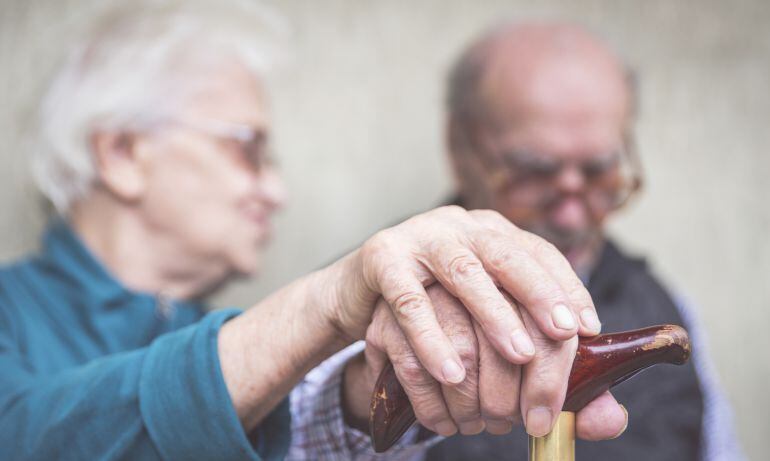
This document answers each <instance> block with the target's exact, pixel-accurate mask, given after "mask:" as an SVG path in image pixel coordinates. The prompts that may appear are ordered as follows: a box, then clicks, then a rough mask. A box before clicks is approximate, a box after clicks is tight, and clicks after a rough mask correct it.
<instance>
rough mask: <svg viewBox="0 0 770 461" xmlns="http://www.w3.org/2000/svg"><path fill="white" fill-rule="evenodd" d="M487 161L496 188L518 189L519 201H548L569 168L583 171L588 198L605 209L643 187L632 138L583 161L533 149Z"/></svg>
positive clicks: (488, 158)
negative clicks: (568, 159) (557, 156)
mask: <svg viewBox="0 0 770 461" xmlns="http://www.w3.org/2000/svg"><path fill="white" fill-rule="evenodd" d="M484 160H485V161H483V162H482V163H484V164H485V165H486V169H487V170H488V171H489V172H490V173H491V174H492V183H493V187H495V188H496V189H497V190H499V191H507V192H511V193H512V194H514V192H515V196H516V198H517V199H518V200H517V201H520V202H526V203H547V202H548V201H549V200H550V199H551V198H552V197H551V196H552V195H554V193H555V191H556V189H555V188H554V187H552V186H553V185H554V181H555V180H556V179H557V178H558V177H559V176H560V175H561V174H562V172H563V171H564V170H565V168H568V167H574V168H576V169H577V170H578V171H579V172H580V174H581V175H582V177H583V180H584V181H585V185H586V191H587V195H588V198H589V201H590V202H591V203H592V204H593V205H594V206H597V207H601V208H602V209H610V210H611V209H617V208H620V207H621V206H623V205H624V204H625V203H626V202H627V201H628V200H629V199H630V198H631V196H632V195H634V193H635V192H636V191H638V190H639V189H640V188H641V186H642V173H641V166H640V163H639V160H638V157H637V155H636V150H635V148H634V144H633V143H632V142H631V140H628V142H626V143H624V145H623V146H622V147H621V148H619V149H617V150H615V151H612V152H609V153H607V154H603V155H597V156H594V157H592V158H590V159H588V160H584V161H567V160H563V159H555V158H550V157H547V156H545V155H542V154H538V153H534V152H531V151H508V152H504V153H502V154H499V155H497V156H489V155H488V156H485V157H484ZM526 203H522V204H526Z"/></svg>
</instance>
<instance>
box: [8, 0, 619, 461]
mask: <svg viewBox="0 0 770 461" xmlns="http://www.w3.org/2000/svg"><path fill="white" fill-rule="evenodd" d="M193 3H194V2H185V7H175V6H172V5H169V4H168V3H162V2H156V4H155V6H154V7H147V8H146V9H142V8H140V7H139V6H138V5H137V3H136V2H131V4H130V10H125V11H121V12H118V13H117V14H115V15H113V16H111V17H110V18H111V19H108V20H106V21H105V22H102V23H100V24H99V27H97V28H95V29H94V31H93V33H92V34H90V35H89V36H88V37H87V38H86V39H85V41H84V42H83V44H82V46H80V47H78V48H76V49H75V50H74V52H73V53H72V55H71V56H70V57H69V59H68V60H67V62H66V63H65V65H64V67H63V69H62V70H61V71H60V72H59V73H58V74H57V76H56V78H55V79H54V83H53V85H52V87H51V89H50V91H49V92H48V94H47V96H46V99H45V101H44V104H43V106H42V123H41V131H40V134H41V139H42V143H41V146H40V149H39V151H38V152H37V153H36V157H35V171H36V177H37V180H38V184H39V186H40V188H41V190H42V191H43V193H44V194H45V195H46V196H47V197H48V198H49V199H50V200H51V201H52V203H53V204H54V205H55V207H56V209H57V210H58V212H59V214H60V215H61V216H60V217H59V218H55V219H53V221H52V223H51V225H50V226H49V229H48V230H47V232H46V236H45V238H44V243H43V248H42V250H41V252H40V253H39V254H36V255H33V256H30V257H29V258H25V259H24V260H22V261H19V262H16V263H14V264H11V265H9V266H7V267H4V268H2V270H0V369H2V373H1V374H0V458H3V459H45V460H49V459H78V460H81V459H174V460H177V459H179V460H182V459H183V460H194V459H220V460H225V459H263V458H264V459H279V458H283V457H284V456H286V454H287V453H288V452H289V444H290V438H291V439H292V441H293V442H292V443H293V445H292V447H291V456H292V457H295V458H304V459H322V458H333V459H353V458H362V457H365V456H368V453H369V451H368V448H367V447H363V448H362V445H361V443H360V442H361V437H362V436H363V435H362V434H361V433H360V432H358V431H357V430H356V429H357V428H360V427H361V421H363V420H365V419H366V414H367V412H368V402H367V400H368V398H367V397H368V395H369V392H371V385H372V377H373V376H376V375H377V373H378V372H379V371H380V369H381V366H382V363H383V361H384V360H385V358H389V359H391V360H392V361H393V363H394V364H395V366H396V368H397V370H398V371H399V373H400V376H401V377H402V378H403V381H404V384H405V386H407V387H409V388H416V387H420V383H424V382H425V380H426V376H427V377H430V380H432V381H431V382H432V383H434V384H435V386H434V387H425V386H424V385H423V386H422V388H421V389H422V390H423V392H422V393H421V394H420V395H421V396H422V398H423V400H422V401H415V407H416V408H415V409H416V411H417V413H418V416H419V418H420V421H421V423H422V424H423V425H424V426H426V427H428V428H430V429H432V430H434V431H435V432H438V433H439V434H443V435H451V434H452V433H454V432H456V431H458V430H459V431H460V432H463V433H477V432H479V431H480V430H482V429H483V428H484V426H483V424H485V423H484V421H481V424H482V425H481V426H480V425H479V422H478V421H472V423H473V424H472V425H471V426H467V425H466V426H465V427H464V426H463V424H462V421H463V419H462V418H460V417H457V415H458V414H459V413H458V412H457V409H458V408H459V406H460V405H462V404H467V402H465V401H463V398H462V396H464V395H468V394H469V393H470V392H475V393H476V394H475V395H479V396H480V397H479V398H480V399H482V401H483V402H486V405H487V406H489V405H490V404H496V403H498V402H499V403H500V405H501V408H504V409H505V411H504V412H503V413H502V414H498V415H495V416H497V417H498V419H499V420H498V421H494V420H492V419H491V418H490V428H491V429H490V430H492V431H495V432H501V431H507V430H510V422H511V421H513V420H515V419H517V418H519V417H520V416H519V413H522V414H523V415H524V416H523V418H524V419H525V421H526V425H527V428H528V430H529V431H530V432H533V433H544V432H546V431H548V429H549V428H550V426H551V424H552V417H551V416H549V415H552V414H553V413H554V412H555V411H558V409H559V407H560V406H561V402H562V401H563V393H564V389H565V386H566V377H567V373H568V372H569V368H570V364H571V358H572V355H573V354H574V351H575V341H576V334H578V333H580V334H584V335H591V334H596V333H597V332H598V331H599V327H600V325H599V323H598V320H597V318H596V314H595V310H594V307H593V303H592V301H591V299H590V297H589V296H588V293H587V292H586V291H585V290H584V289H583V288H582V285H581V284H580V282H579V279H578V278H577V277H576V276H575V274H574V272H572V271H571V269H570V268H569V265H568V264H567V262H566V261H565V260H564V259H563V258H562V257H561V255H559V254H558V252H557V251H556V250H555V249H553V248H552V247H550V246H549V245H547V244H545V242H544V241H542V240H541V239H539V238H537V237H535V236H534V235H532V234H529V233H527V232H525V231H522V230H519V229H518V228H516V227H515V226H513V225H512V224H510V223H509V222H508V221H506V220H505V219H504V218H502V217H501V216H500V215H498V214H497V213H494V212H490V211H486V212H471V213H469V212H466V211H465V210H463V209H461V208H459V207H447V208H443V209H439V210H435V211H432V212H429V213H426V214H423V215H420V216H417V217H415V218H412V219H410V220H408V221H406V222H404V223H402V224H400V225H398V226H395V227H393V228H391V229H388V230H386V231H383V232H380V233H378V234H377V235H375V236H374V237H372V238H371V239H369V240H368V241H367V242H366V243H365V244H364V245H363V246H362V247H361V248H359V249H357V250H355V251H353V252H352V253H350V254H348V255H347V256H345V257H344V258H342V259H341V260H339V261H337V262H336V263H334V264H332V265H331V266H329V267H326V268H324V269H321V270H319V271H316V272H314V273H312V274H309V275H307V276H305V277H302V278H300V279H298V280H297V281H295V282H293V283H292V284H290V285H288V286H286V287H284V288H283V289H281V290H279V291H277V292H276V293H274V294H272V295H271V296H269V297H267V298H266V299H264V300H262V301H260V302H259V303H257V304H256V305H255V306H254V307H253V308H252V309H250V310H249V311H248V312H246V313H243V314H241V313H240V312H239V311H237V310H220V311H215V312H212V313H208V314H206V313H205V312H204V310H203V306H202V304H201V303H202V299H203V297H204V296H205V295H206V294H208V293H211V292H212V291H213V290H215V289H216V288H217V287H219V286H221V285H222V284H223V283H225V282H226V281H227V280H229V279H230V278H232V277H233V276H234V275H238V274H250V273H253V272H254V271H255V270H256V269H257V268H258V267H259V254H260V249H261V248H262V247H263V246H264V244H265V242H266V241H267V239H268V236H269V228H270V227H269V221H270V217H271V215H272V213H273V212H274V211H275V210H277V209H278V208H279V207H280V206H281V205H282V203H283V200H284V199H283V191H282V186H281V182H280V179H279V177H278V175H277V172H276V170H275V169H274V168H273V167H272V166H271V163H270V162H269V158H268V157H267V153H266V147H267V146H266V143H267V137H268V132H269V121H268V117H267V112H266V94H265V92H264V88H263V83H264V79H263V74H264V72H265V71H266V70H267V67H268V66H267V58H268V57H269V49H268V47H267V46H266V45H267V43H269V42H268V41H267V40H266V39H265V37H263V36H258V35H259V32H260V31H264V30H267V29H270V27H268V26H269V25H270V24H272V23H274V20H275V18H274V17H273V16H272V15H271V14H270V13H269V12H267V11H265V10H263V9H261V8H260V7H257V6H254V5H250V4H249V3H246V2H243V3H240V4H233V5H225V4H224V3H217V4H213V3H210V4H209V6H210V7H206V6H203V7H200V6H199V7H193V6H192V4H193ZM255 34H256V36H255ZM429 285H433V286H432V287H428V286H429ZM498 286H500V287H501V288H502V289H504V290H505V291H507V292H508V293H510V294H511V295H513V296H515V298H516V299H517V301H518V302H519V306H517V305H514V304H512V303H511V302H509V301H508V299H510V298H506V296H505V294H504V293H502V292H501V291H500V289H498ZM426 287H428V288H426ZM442 290H447V291H448V292H451V293H453V294H454V295H455V296H456V298H454V297H450V296H448V295H447V294H446V293H445V292H444V291H442ZM466 309H467V310H466ZM463 315H464V316H465V317H462V316H463ZM520 316H523V317H524V318H525V319H527V318H529V319H530V320H532V321H531V322H530V321H528V325H527V327H526V328H525V326H524V324H523V323H522V319H521V317H520ZM449 317H451V318H456V319H459V320H458V321H462V319H464V321H466V322H467V323H470V322H473V324H474V325H476V326H477V327H478V328H476V329H473V328H466V329H465V330H464V332H459V333H458V332H456V331H455V332H452V328H451V326H452V324H455V323H456V322H447V320H446V319H447V318H449ZM442 327H443V329H442ZM364 335H366V337H367V339H369V340H370V345H369V348H368V350H367V353H366V355H364V354H363V353H361V352H359V351H360V349H361V347H360V346H358V349H357V350H356V349H354V350H346V351H345V353H343V355H338V356H336V357H335V358H334V359H333V362H332V363H329V362H327V363H325V365H324V366H322V367H320V368H318V369H316V370H315V371H314V372H313V374H312V375H311V376H310V377H309V378H308V379H305V380H303V381H302V384H301V385H300V386H299V387H298V388H297V390H296V391H295V392H296V394H295V397H296V398H295V399H294V402H293V407H292V409H291V410H292V412H293V415H292V418H291V419H293V423H291V424H292V425H293V427H294V428H295V431H296V432H295V433H294V434H293V435H294V437H290V430H289V426H290V415H289V411H290V408H289V403H288V399H287V398H286V397H287V395H288V394H289V392H290V391H291V390H292V388H293V387H294V386H295V385H296V384H297V383H299V382H300V380H301V379H302V377H303V375H305V374H306V373H307V372H308V371H309V370H311V369H312V368H313V367H315V366H316V365H318V364H319V363H321V362H322V361H323V360H324V359H326V358H327V357H329V356H331V355H332V354H334V353H335V352H337V351H339V350H341V349H342V348H344V347H345V346H347V345H349V344H351V343H352V342H353V341H355V340H357V339H361V338H363V337H364ZM533 339H535V340H536V342H537V344H538V348H537V349H536V348H535V347H534V345H533ZM462 341H464V342H465V343H470V342H473V343H474V344H480V345H482V346H484V347H483V351H482V352H483V353H482V352H479V357H478V360H468V357H467V355H466V354H464V353H462V352H463V351H461V350H460V349H458V347H457V345H458V344H460V343H461V342H462ZM480 364H481V365H485V364H486V365H485V367H486V368H485V369H489V370H492V371H494V370H497V371H498V372H496V373H495V374H494V376H491V377H489V376H485V375H483V374H480V373H479V367H480ZM522 364H527V365H525V366H526V367H528V368H527V369H528V370H531V371H530V372H528V375H529V376H531V378H527V379H524V380H523V381H522V382H521V389H522V392H521V397H519V393H518V389H519V387H518V386H519V380H518V379H515V378H516V377H517V376H519V374H520V370H519V368H518V367H519V365H522ZM540 376H548V377H550V379H549V380H548V382H547V383H546V384H547V385H540V383H539V382H538V379H539V377H540ZM470 377H474V379H469V378H470ZM310 378H312V379H310ZM416 380H419V381H420V382H419V383H416V382H415V381H416ZM511 383H515V384H516V386H515V387H514V386H508V385H509V384H511ZM439 385H440V386H441V387H440V388H439V387H437V386H439ZM503 385H505V386H506V389H505V390H506V392H505V393H504V394H505V396H504V397H503V398H499V397H496V396H497V395H500V394H503V392H502V388H501V386H503ZM482 387H484V389H482V390H481V391H479V390H478V389H480V388H482ZM442 389H443V393H442ZM454 394H462V395H461V396H459V397H458V396H456V395H454ZM362 395H363V396H364V398H363V399H361V398H360V397H361V396H362ZM519 409H521V410H519ZM461 416H462V415H461ZM578 417H579V419H580V421H582V424H581V423H580V422H579V424H578V429H579V431H580V432H581V434H580V435H582V436H584V437H586V438H591V439H601V438H608V437H611V436H613V435H615V434H617V433H619V432H621V431H622V430H623V427H624V425H625V415H624V413H623V410H622V409H621V408H620V407H619V406H618V404H617V402H615V401H614V399H613V398H612V397H611V396H610V395H609V394H605V395H603V396H601V397H600V398H598V399H596V400H595V401H594V402H592V403H591V404H590V405H589V406H588V407H586V409H585V410H584V411H583V412H581V413H580V414H579V416H578ZM495 423H496V424H497V425H495ZM458 426H459V427H458ZM414 441H415V439H414V437H413V438H412V439H409V440H407V441H406V442H405V444H402V445H401V446H399V447H397V448H396V451H394V452H393V453H391V454H390V457H391V458H397V457H403V456H408V455H410V454H413V452H414V451H415V450H419V449H420V448H421V447H422V446H421V445H414V444H412V445H410V442H414ZM399 450H400V451H399ZM410 450H412V451H410Z"/></svg>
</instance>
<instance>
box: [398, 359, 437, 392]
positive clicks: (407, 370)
mask: <svg viewBox="0 0 770 461" xmlns="http://www.w3.org/2000/svg"><path fill="white" fill-rule="evenodd" d="M393 366H394V367H395V368H396V370H397V371H398V375H399V376H400V377H401V379H403V382H404V387H408V388H410V389H411V390H412V392H414V393H420V392H421V391H423V392H424V390H425V389H428V388H429V387H431V386H432V384H433V383H434V380H433V378H432V377H431V376H430V374H429V373H428V372H427V371H426V370H425V368H424V367H423V366H422V364H421V363H420V361H419V360H418V359H417V357H415V356H407V357H401V358H400V359H398V360H396V361H394V362H393Z"/></svg>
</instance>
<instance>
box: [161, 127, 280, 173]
mask: <svg viewBox="0 0 770 461" xmlns="http://www.w3.org/2000/svg"><path fill="white" fill-rule="evenodd" d="M165 124H171V125H174V126H179V127H182V128H186V129H190V130H193V131H197V132H200V133H202V134H205V135H207V136H211V137H213V138H215V139H217V140H218V141H219V142H222V143H223V144H225V145H227V146H228V147H229V150H230V151H232V152H234V153H235V154H236V155H237V157H238V158H237V160H238V161H239V163H241V164H243V165H244V166H245V167H248V168H250V169H252V170H254V171H255V172H261V171H263V170H264V169H265V168H266V167H269V166H271V165H274V164H275V162H274V161H273V158H272V156H271V155H270V150H269V144H268V136H267V132H266V131H265V129H264V128H259V127H254V126H252V125H247V124H244V123H235V122H226V121H223V120H219V119H210V118H206V119H185V118H181V119H170V120H166V121H165Z"/></svg>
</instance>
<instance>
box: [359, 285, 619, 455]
mask: <svg viewBox="0 0 770 461" xmlns="http://www.w3.org/2000/svg"><path fill="white" fill-rule="evenodd" d="M427 293H428V296H429V298H430V299H431V301H432V303H433V306H435V309H436V316H437V320H438V322H439V324H440V326H441V328H442V330H443V331H444V333H445V334H446V335H447V337H448V338H449V340H450V341H451V343H452V346H453V347H454V348H455V350H456V351H457V353H458V354H459V355H460V357H461V359H462V360H463V364H464V366H465V369H466V370H467V373H466V378H465V380H464V381H463V382H461V383H459V384H457V385H442V384H441V383H439V382H438V381H436V380H435V379H434V378H433V377H432V376H431V375H430V374H429V373H428V372H427V371H426V370H425V369H424V368H423V366H422V365H421V363H420V361H419V359H418V358H417V356H416V354H415V352H414V350H413V349H412V347H411V346H410V345H409V342H408V341H407V339H406V337H405V336H404V334H403V332H402V331H401V329H400V328H399V327H398V325H397V323H396V322H395V319H394V318H393V314H392V313H391V311H390V309H389V308H388V306H387V305H386V304H385V303H384V302H382V303H380V304H379V305H378V307H377V310H376V311H375V314H374V318H373V321H372V323H371V325H370V326H369V328H368V330H367V334H366V340H367V347H366V351H365V360H361V361H360V362H361V363H359V364H358V365H357V366H358V367H360V372H359V376H360V375H361V374H362V375H363V376H364V377H363V378H361V377H359V378H357V379H361V380H362V381H363V382H365V384H364V385H363V386H361V387H360V388H359V389H360V390H356V391H355V392H357V393H359V394H365V395H366V397H367V398H369V397H370V395H371V389H373V388H374V383H375V382H376V379H377V377H378V376H379V373H380V372H381V371H382V369H383V368H384V366H385V362H386V361H387V360H390V361H391V362H392V363H393V366H394V369H395V371H396V375H397V376H398V379H399V381H400V382H401V384H402V386H403V387H404V390H405V391H406V393H407V395H408V397H409V400H410V402H411V404H412V407H413V409H414V411H415V415H416V416H417V419H418V421H419V422H420V423H421V424H422V425H423V426H425V427H427V428H428V429H431V430H433V431H434V432H437V433H439V434H441V435H445V436H449V435H452V434H454V433H455V432H456V431H457V430H459V431H460V433H462V434H465V435H471V434H477V433H479V432H481V431H483V430H484V429H486V430H487V431H488V432H490V433H492V434H505V433H508V432H509V431H510V430H511V429H512V426H513V425H514V424H515V423H518V422H520V421H521V420H522V415H526V417H525V418H523V419H524V420H525V421H526V428H527V432H529V433H530V434H532V435H544V434H546V433H548V432H549V431H550V429H551V426H552V423H553V421H554V415H557V414H558V413H559V411H560V410H561V407H562V404H563V402H564V395H565V392H566V389H567V382H568V378H569V373H570V369H571V367H572V360H573V358H574V356H575V350H576V347H577V338H573V339H570V340H567V341H554V340H551V339H550V338H548V337H546V336H545V335H543V334H542V333H541V332H540V331H539V330H538V329H537V327H536V326H535V324H534V322H533V321H532V319H531V317H530V316H529V315H528V314H527V312H526V311H523V312H520V311H519V309H518V308H517V307H516V306H515V303H514V302H513V300H512V299H510V298H508V300H509V302H510V303H511V309H512V311H513V312H515V313H519V312H520V314H521V319H522V321H523V322H524V324H525V325H526V326H527V328H528V329H529V332H530V335H531V337H532V338H533V340H534V342H535V345H536V350H537V352H536V354H535V356H534V358H533V359H532V361H531V362H530V363H528V364H527V365H523V366H521V365H515V364H512V363H510V362H508V361H507V360H505V359H503V358H502V357H501V356H500V355H499V354H498V353H497V352H496V351H495V350H494V349H493V348H492V346H491V344H490V343H489V340H488V339H487V338H486V336H485V334H484V332H483V330H482V329H481V328H480V327H479V325H478V324H477V323H476V322H475V321H474V320H473V319H472V318H471V317H470V315H469V314H468V312H467V311H466V310H465V308H464V307H463V305H462V304H461V303H460V302H459V301H458V300H457V299H456V298H454V297H453V296H451V295H450V294H449V293H448V292H447V291H446V290H445V289H443V288H442V287H441V286H439V285H433V286H431V287H429V288H428V289H427ZM349 388H350V389H355V387H353V386H350V387H349ZM367 390H368V392H366V391H367ZM358 397H359V400H360V402H359V403H358V405H359V407H360V408H361V410H364V409H365V408H367V407H366V402H365V401H363V399H360V396H358ZM348 398H349V397H348ZM354 400H355V399H354ZM625 425H626V414H625V412H624V410H623V409H622V408H621V407H620V405H618V403H617V402H616V401H615V399H614V398H613V397H612V395H611V394H609V393H605V394H603V395H602V396H601V397H599V398H597V399H596V400H594V401H593V402H592V403H591V404H589V405H588V406H586V407H585V408H584V409H583V410H581V411H580V412H578V414H577V435H578V437H581V438H584V439H588V440H602V439H607V438H613V437H616V436H618V435H619V434H620V433H621V432H622V431H623V430H624V428H625Z"/></svg>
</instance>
